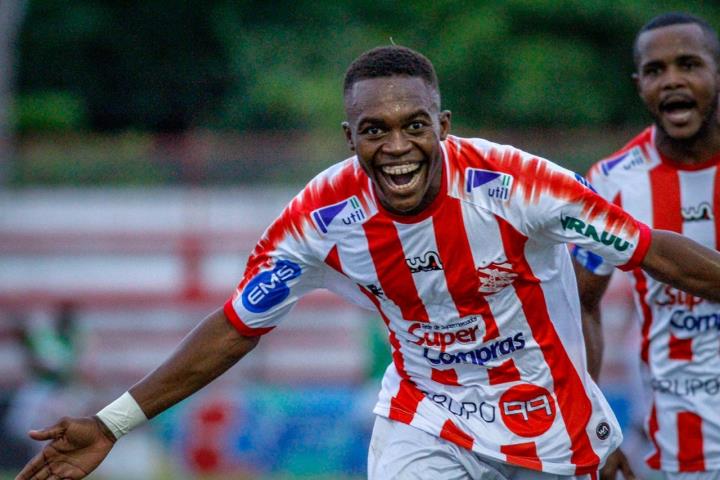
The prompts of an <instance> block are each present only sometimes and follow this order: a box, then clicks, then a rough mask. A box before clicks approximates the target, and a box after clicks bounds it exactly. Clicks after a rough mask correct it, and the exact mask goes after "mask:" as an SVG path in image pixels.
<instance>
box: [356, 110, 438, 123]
mask: <svg viewBox="0 0 720 480" xmlns="http://www.w3.org/2000/svg"><path fill="white" fill-rule="evenodd" d="M416 117H425V118H430V112H428V111H427V110H425V109H423V108H419V109H417V110H415V111H413V112H411V113H409V114H408V115H405V118H404V119H403V120H404V121H407V120H410V119H412V118H416ZM365 123H371V124H375V123H379V124H384V123H385V120H384V119H383V118H379V117H360V120H359V121H358V126H361V125H363V124H365Z"/></svg>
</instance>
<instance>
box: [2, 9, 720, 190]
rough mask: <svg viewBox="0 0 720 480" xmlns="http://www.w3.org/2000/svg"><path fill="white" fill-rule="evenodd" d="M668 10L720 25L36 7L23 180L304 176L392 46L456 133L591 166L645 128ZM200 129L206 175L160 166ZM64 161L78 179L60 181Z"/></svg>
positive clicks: (20, 100)
mask: <svg viewBox="0 0 720 480" xmlns="http://www.w3.org/2000/svg"><path fill="white" fill-rule="evenodd" d="M669 10H682V11H689V12H691V13H695V14H698V15H701V16H703V17H705V18H706V19H708V20H709V21H710V23H711V24H714V25H720V5H719V4H716V3H711V2H706V3H703V2H687V1H664V0H632V1H606V0H508V1H504V2H496V1H467V0H447V1H436V0H432V1H431V0H417V1H414V2H395V1H390V0H375V1H373V2H369V1H360V0H348V1H342V2H337V1H334V2H330V1H327V2H325V1H309V0H296V1H294V2H286V1H285V2H281V1H268V0H264V1H237V0H214V1H206V0H203V1H200V0H184V1H179V0H142V1H138V0H125V1H122V2H115V1H110V0H76V1H73V2H57V1H54V0H29V1H28V3H27V7H26V14H25V20H24V23H23V25H22V30H21V33H20V38H19V48H20V51H19V67H18V74H17V96H16V99H15V108H14V113H13V120H14V125H15V128H16V130H17V131H18V132H19V134H20V135H21V137H20V138H21V142H20V148H19V153H18V156H17V159H16V160H15V164H14V167H13V168H12V170H11V171H12V175H11V182H12V183H15V184H19V185H23V184H33V183H40V184H47V183H49V184H65V183H76V184H85V183H90V184H93V183H121V184H122V183H140V184H154V183H173V182H182V181H188V178H191V179H195V181H197V182H200V183H209V184H214V183H227V182H229V181H231V180H232V181H238V182H252V181H263V182H264V181H275V180H280V181H284V180H290V181H292V180H293V179H294V180H296V181H297V180H298V179H303V178H304V179H307V177H308V176H309V175H310V174H309V173H306V172H309V171H311V170H312V169H316V168H317V167H318V166H321V165H326V164H328V163H330V162H332V161H336V160H338V159H339V158H342V157H343V156H345V155H347V153H348V152H347V150H346V149H345V147H344V144H343V142H342V135H341V133H340V130H339V123H340V122H341V121H342V120H343V111H342V98H341V84H342V76H343V74H344V71H345V68H346V67H347V65H348V64H349V63H350V61H352V59H354V58H355V57H356V56H357V55H358V54H360V53H361V52H363V51H365V50H367V49H369V48H372V47H374V46H377V45H381V44H388V43H390V42H395V43H397V44H401V45H407V46H409V47H412V48H415V49H417V50H419V51H421V52H423V53H424V54H426V55H427V56H428V57H429V58H430V59H431V60H432V61H433V62H434V64H435V66H436V68H437V70H438V75H439V77H440V83H441V88H442V92H443V102H444V107H445V108H449V109H451V110H452V111H453V121H454V130H455V132H456V133H462V134H465V135H480V134H483V135H485V134H487V136H488V137H490V138H491V139H499V140H501V141H512V142H515V143H516V144H518V146H520V147H522V148H526V149H531V150H532V151H535V152H537V153H539V154H542V155H546V156H552V157H553V158H554V159H555V160H558V161H562V162H566V163H568V164H569V165H570V166H571V167H574V168H576V169H580V170H582V169H584V168H585V167H586V166H587V165H588V164H589V163H590V162H591V161H594V160H596V159H597V156H601V155H604V154H607V153H609V152H610V151H612V150H614V149H616V148H618V147H619V146H620V145H621V143H618V142H622V141H623V140H621V139H624V140H627V139H629V138H630V137H629V136H628V135H631V134H632V133H633V132H634V131H635V130H636V129H637V128H640V127H641V126H642V125H644V124H645V123H647V122H648V121H649V118H648V117H647V116H646V115H645V114H644V110H643V107H642V105H641V103H640V101H639V100H638V98H637V96H636V93H635V90H634V86H633V84H632V82H631V80H630V75H631V73H632V71H633V65H632V58H631V45H632V41H633V38H634V35H635V32H636V31H637V29H638V28H639V27H640V26H641V25H642V24H643V23H645V22H646V21H647V20H649V19H650V18H651V17H653V16H654V15H656V14H658V13H662V12H665V11H669ZM578 130H580V131H582V132H584V133H583V134H578V135H573V134H567V135H566V136H565V135H564V134H561V133H557V132H574V131H578ZM192 132H195V133H192ZM197 132H203V133H202V134H201V135H200V137H201V140H202V141H201V145H204V146H205V148H206V150H205V153H204V154H197V155H196V157H197V158H200V160H197V158H195V159H191V160H189V162H190V163H197V162H198V161H201V163H202V162H204V164H203V165H202V166H201V168H200V169H199V170H200V171H202V173H201V174H197V170H198V168H197V167H192V168H190V170H193V168H194V169H195V170H196V172H195V173H196V175H195V176H194V177H193V176H192V175H190V177H188V175H187V171H186V170H187V168H185V171H184V170H183V168H184V167H183V165H185V164H186V163H187V162H185V163H183V162H182V161H180V162H175V163H172V162H171V166H170V167H165V166H163V165H157V164H153V162H152V161H150V162H149V161H148V158H149V157H148V156H149V155H150V156H151V154H152V153H153V152H156V151H157V148H156V147H157V141H156V137H157V136H160V138H161V139H162V138H164V140H161V143H162V142H165V143H167V142H170V143H172V142H174V141H175V140H174V138H175V137H176V136H181V137H182V138H183V140H182V141H187V138H195V139H197V135H196V133H197ZM209 132H210V133H209ZM273 132H282V134H280V135H274V134H273ZM286 132H290V133H287V135H286V134H285V133H286ZM487 132H490V133H487ZM588 132H592V133H588ZM493 133H495V134H496V135H495V136H494V137H491V136H490V135H492V134H493ZM68 135H70V137H68ZM188 135H191V136H190V137H188ZM193 135H195V136H193ZM228 135H229V137H228ZM256 135H259V137H257V136H256ZM148 136H149V137H150V139H148ZM68 138H69V139H68ZM98 138H100V139H102V140H98ZM220 138H222V140H218V139H220ZM228 138H230V140H228ZM254 138H260V139H263V138H265V139H268V138H270V139H271V142H270V143H269V144H268V145H267V147H265V148H263V147H261V146H257V145H256V150H257V149H259V152H255V154H256V156H257V158H255V160H254V163H253V160H252V159H251V161H250V163H247V162H244V160H242V159H240V158H239V157H242V156H243V155H244V154H243V153H242V152H240V153H238V152H237V150H233V149H232V148H230V149H225V150H226V153H225V154H223V153H222V151H223V149H222V148H220V147H217V148H215V147H212V148H211V147H208V145H215V144H216V143H217V144H223V145H226V144H227V142H228V141H229V142H230V143H233V142H235V143H239V144H242V143H243V142H247V141H250V142H251V143H252V142H255V140H253V139H254ZM548 139H551V140H552V141H550V142H548V141H547V140H548ZM578 139H579V140H578ZM28 141H30V146H27V145H28V143H27V142H28ZM291 141H293V142H301V143H302V145H304V146H299V147H297V146H296V147H285V146H283V147H281V149H287V148H290V150H293V151H292V152H286V155H285V157H283V156H282V155H280V157H277V158H275V159H270V160H267V164H268V165H269V166H268V167H267V168H263V165H264V164H265V163H266V162H265V159H268V158H269V157H270V156H272V152H273V151H274V149H275V148H277V146H278V144H279V143H282V142H291ZM544 141H545V143H543V142H544ZM587 142H590V143H589V144H588V143H587ZM58 143H59V144H61V146H64V148H60V149H58V150H59V152H58V153H56V155H55V156H54V157H52V155H50V156H48V152H50V151H51V150H52V149H53V147H55V146H57V145H58ZM192 144H193V145H196V144H195V143H194V141H193V142H192ZM559 144H562V145H563V148H560V147H559V146H558V145H559ZM76 148H78V149H79V151H77V152H76V151H75V149H76ZM318 149H319V151H317V150H318ZM196 150H197V149H196ZM538 150H539V151H538ZM41 153H42V154H41ZM164 155H165V156H173V154H172V152H170V153H169V154H168V153H167V152H165V153H164ZM338 155H340V156H338ZM68 157H72V158H68ZM108 157H109V159H108ZM558 157H559V158H558ZM90 158H92V159H93V161H92V162H91V161H89V160H87V161H85V160H84V159H90ZM105 159H108V160H107V161H105ZM293 159H294V160H295V161H294V162H292V166H288V161H290V160H293ZM93 162H95V163H97V164H98V165H100V166H97V165H96V166H95V167H93V166H91V164H92V163H93ZM118 162H120V164H121V165H124V166H123V167H121V168H119V169H118V168H117V166H116V167H115V168H110V167H103V166H102V165H103V164H104V163H109V164H113V163H114V164H115V165H117V164H118ZM69 163H76V164H77V165H76V167H73V168H70V169H67V170H66V169H63V168H61V169H57V168H56V169H53V165H64V166H65V167H68V164H69ZM156 163H157V162H156ZM161 163H162V162H161ZM216 164H222V165H226V167H227V168H228V169H229V171H225V170H224V169H223V167H215V166H214V165H216ZM274 164H276V165H277V166H278V168H276V169H273V168H272V165H274ZM248 165H250V166H252V165H255V167H258V168H254V167H253V168H249V167H248ZM213 168H214V169H215V170H213ZM213 171H216V174H213V173H212V172H213ZM133 172H134V173H133ZM183 172H185V173H183ZM298 176H299V177H298Z"/></svg>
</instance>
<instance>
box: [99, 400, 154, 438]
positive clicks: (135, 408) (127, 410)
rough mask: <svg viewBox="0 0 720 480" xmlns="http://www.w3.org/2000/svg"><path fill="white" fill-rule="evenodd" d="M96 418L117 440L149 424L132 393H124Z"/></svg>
mask: <svg viewBox="0 0 720 480" xmlns="http://www.w3.org/2000/svg"><path fill="white" fill-rule="evenodd" d="M96 417H97V418H98V420H100V423H102V424H103V425H104V426H105V427H106V429H107V430H108V431H109V432H108V433H109V434H110V435H111V436H112V437H114V438H115V440H117V439H119V438H120V437H122V436H123V435H125V434H126V433H128V432H130V431H131V430H132V429H133V428H135V427H137V426H139V425H142V424H143V423H145V422H147V417H146V416H145V413H144V412H143V411H142V409H141V408H140V405H138V403H137V402H136V401H135V399H134V398H133V397H132V395H130V392H125V393H123V394H122V395H121V396H120V397H119V398H118V399H117V400H115V401H114V402H112V403H110V404H109V405H108V406H106V407H105V408H103V409H102V410H100V411H99V412H98V413H97V415H96ZM103 433H105V430H103Z"/></svg>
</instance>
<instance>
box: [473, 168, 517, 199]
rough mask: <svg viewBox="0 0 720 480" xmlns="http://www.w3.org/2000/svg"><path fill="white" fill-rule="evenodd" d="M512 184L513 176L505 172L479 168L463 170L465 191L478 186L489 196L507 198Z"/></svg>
mask: <svg viewBox="0 0 720 480" xmlns="http://www.w3.org/2000/svg"><path fill="white" fill-rule="evenodd" d="M512 184H513V176H512V175H509V174H507V173H502V172H493V171H492V170H482V169H479V168H468V169H466V170H465V191H466V192H467V193H470V192H472V191H473V190H475V189H478V188H479V189H481V191H482V192H484V193H485V194H486V195H487V196H489V197H491V198H494V199H497V200H507V199H509V198H510V191H511V190H512Z"/></svg>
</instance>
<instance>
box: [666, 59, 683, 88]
mask: <svg viewBox="0 0 720 480" xmlns="http://www.w3.org/2000/svg"><path fill="white" fill-rule="evenodd" d="M683 85H685V75H684V74H683V72H682V71H681V70H680V69H679V68H678V67H677V66H675V65H671V66H669V67H668V69H667V70H666V71H665V75H664V76H663V88H678V87H682V86H683Z"/></svg>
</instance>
